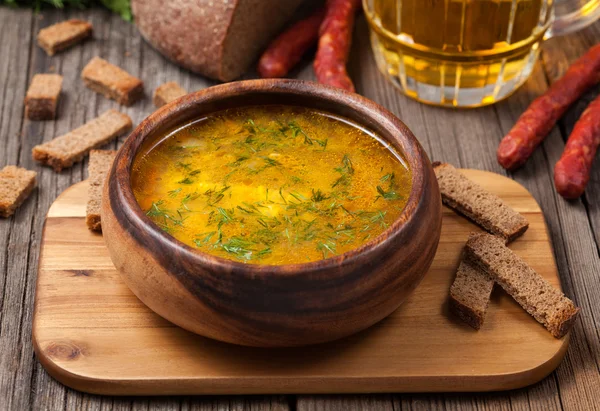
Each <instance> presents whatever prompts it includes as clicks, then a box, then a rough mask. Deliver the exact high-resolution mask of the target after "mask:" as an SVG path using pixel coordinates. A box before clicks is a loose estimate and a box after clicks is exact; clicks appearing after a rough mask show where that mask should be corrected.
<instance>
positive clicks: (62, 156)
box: [32, 109, 131, 171]
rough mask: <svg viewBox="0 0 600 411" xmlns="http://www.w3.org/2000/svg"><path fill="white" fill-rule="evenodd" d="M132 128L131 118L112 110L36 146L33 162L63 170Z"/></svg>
mask: <svg viewBox="0 0 600 411" xmlns="http://www.w3.org/2000/svg"><path fill="white" fill-rule="evenodd" d="M129 129H131V118H129V116H128V115H127V114H123V113H120V112H118V111H117V110H112V109H111V110H108V111H107V112H105V113H104V114H102V115H101V116H100V117H96V118H95V119H93V120H91V121H89V122H87V123H85V124H84V125H83V126H81V127H79V128H77V129H75V130H73V131H71V132H69V133H67V134H65V135H62V136H60V137H56V138H55V139H53V140H50V141H48V142H46V143H44V144H41V145H38V146H35V147H34V148H33V150H32V154H33V159H34V160H36V161H38V162H40V163H42V164H45V165H48V166H50V167H53V168H54V170H55V171H61V170H62V169H63V168H68V167H71V166H72V165H73V164H75V163H77V162H79V161H81V160H83V157H85V155H86V154H87V153H89V152H90V150H92V149H94V148H97V147H100V146H103V145H104V144H106V143H108V142H109V141H111V140H113V139H115V138H116V137H118V136H120V135H122V134H124V133H125V132H127V131H129Z"/></svg>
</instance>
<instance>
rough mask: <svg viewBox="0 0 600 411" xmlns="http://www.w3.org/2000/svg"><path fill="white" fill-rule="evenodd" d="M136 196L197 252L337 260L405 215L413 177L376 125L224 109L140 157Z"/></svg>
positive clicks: (287, 260)
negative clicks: (374, 130) (372, 127)
mask: <svg viewBox="0 0 600 411" xmlns="http://www.w3.org/2000/svg"><path fill="white" fill-rule="evenodd" d="M131 177H132V187H133V191H134V195H135V197H136V199H137V201H138V203H139V205H140V207H141V208H142V209H143V210H144V212H145V213H146V215H147V216H148V217H150V219H151V220H152V221H153V222H154V223H155V224H156V225H158V226H159V227H160V228H161V229H163V230H164V231H166V232H167V233H169V234H170V235H172V236H173V237H175V238H177V239H178V240H180V241H182V242H183V243H185V244H187V245H189V246H191V247H193V248H195V249H198V250H199V251H202V252H205V253H208V254H212V255H215V256H219V257H224V258H228V259H231V260H235V261H241V262H245V263H253V264H270V265H280V264H295V263H305V262H310V261H316V260H321V259H325V258H329V257H331V256H334V255H338V254H342V253H344V252H347V251H349V250H352V249H354V248H357V247H359V246H361V245H362V244H364V243H366V242H367V241H369V240H370V239H373V238H375V237H377V236H378V235H379V234H381V233H382V232H383V231H385V229H386V228H387V227H388V226H389V225H390V224H391V223H392V222H394V221H395V220H396V219H397V218H398V216H399V215H400V214H401V213H402V210H403V208H404V206H405V205H406V202H407V200H408V195H409V193H410V190H411V173H410V170H409V169H408V167H407V165H406V163H405V162H404V160H403V159H402V157H401V156H400V155H399V154H398V153H396V152H395V151H393V149H392V148H391V147H390V146H389V144H387V143H386V142H384V141H382V140H380V139H378V138H377V136H375V135H374V134H373V133H371V132H370V131H368V130H365V129H364V128H362V127H360V126H359V125H357V124H355V123H353V122H351V121H349V120H347V119H345V118H341V117H338V116H335V115H332V114H329V113H326V112H321V111H317V110H312V109H306V108H299V107H290V106H256V107H245V108H239V109H231V110H226V111H222V112H217V113H215V114H212V115H210V116H208V117H204V118H200V119H198V120H195V121H192V122H190V123H188V124H186V125H184V126H182V127H180V128H179V129H177V130H175V131H173V132H171V133H169V134H168V135H165V136H164V137H163V138H162V139H160V140H158V141H157V142H155V143H154V145H152V146H151V147H146V148H145V149H144V150H142V151H141V152H140V154H139V155H138V156H137V157H136V159H135V161H134V165H133V170H132V176H131Z"/></svg>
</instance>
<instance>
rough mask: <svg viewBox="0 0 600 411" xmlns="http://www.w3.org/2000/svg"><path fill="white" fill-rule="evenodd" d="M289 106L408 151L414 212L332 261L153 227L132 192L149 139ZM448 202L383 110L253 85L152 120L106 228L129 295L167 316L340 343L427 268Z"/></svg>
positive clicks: (206, 326)
mask: <svg viewBox="0 0 600 411" xmlns="http://www.w3.org/2000/svg"><path fill="white" fill-rule="evenodd" d="M260 104H287V105H295V106H305V107H311V108H315V109H320V110H324V111H328V112H330V113H334V114H337V115H341V116H344V117H346V118H350V119H352V120H354V121H356V122H357V123H359V124H362V125H363V126H365V127H367V128H368V129H370V130H372V131H374V132H375V133H377V134H378V135H379V136H381V137H382V138H384V139H385V140H386V141H387V142H389V143H390V144H391V145H392V146H393V147H395V149H396V150H397V151H398V152H399V153H401V154H402V155H403V157H404V158H405V160H406V162H407V163H408V165H409V167H410V169H411V171H412V176H413V181H412V191H411V193H410V196H409V199H408V203H407V205H406V208H405V209H404V211H403V212H402V214H401V215H400V217H399V218H398V220H396V221H395V222H394V223H393V224H391V225H390V227H389V228H388V229H387V230H386V231H385V232H384V233H382V234H381V235H380V236H378V237H377V238H375V239H373V240H370V241H369V242H368V243H366V244H364V245H363V246H361V247H359V248H357V249H354V250H352V251H349V252H347V253H344V254H341V255H338V256H335V257H332V258H328V259H326V260H321V261H316V262H310V263H305V264H293V265H280V266H268V265H263V266H261V265H255V264H244V263H240V262H235V261H232V260H227V259H223V258H219V257H215V256H212V255H208V254H205V253H202V252H200V251H198V250H195V249H193V248H191V247H188V246H187V245H185V244H183V243H182V242H180V241H178V240H176V239H175V238H173V237H171V236H170V235H169V234H167V233H165V232H163V231H162V230H161V229H160V228H159V227H158V226H156V225H155V224H154V223H153V222H152V221H151V220H150V219H149V218H148V217H147V216H146V215H145V213H144V212H143V210H142V209H141V208H140V207H139V205H138V203H137V202H136V200H135V197H134V195H133V192H132V189H131V183H130V173H131V167H132V162H133V160H134V158H135V156H136V154H137V153H138V151H139V149H140V147H141V146H142V143H145V144H151V143H152V142H153V141H154V140H156V139H159V138H160V137H161V136H164V135H165V133H167V132H169V131H171V130H173V129H175V128H176V127H178V126H181V125H183V124H185V123H186V122H187V121H188V120H192V119H196V118H198V117H200V116H202V115H205V114H207V113H211V112H215V111H219V110H223V109H227V108H233V107H240V106H248V105H260ZM441 218H442V217H441V199H440V193H439V189H438V186H437V181H436V179H435V175H434V172H433V169H432V167H431V164H430V162H429V159H428V158H427V155H426V154H425V152H424V151H423V149H422V147H421V146H420V145H419V143H418V142H417V140H416V139H415V137H414V136H413V134H412V133H411V132H410V130H408V128H407V127H406V126H405V125H404V124H403V123H402V122H401V121H400V120H398V118H396V117H394V116H393V115H392V114H391V113H389V112H388V111H387V110H385V109H384V108H382V107H380V106H378V105H377V104H375V103H373V102H372V101H370V100H367V99H365V98H363V97H361V96H359V95H357V94H351V93H346V92H344V91H340V90H337V89H333V88H330V87H325V86H322V85H319V84H317V83H312V82H302V81H294V80H253V81H243V82H236V83H229V84H224V85H220V86H216V87H211V88H208V89H205V90H202V91H198V92H196V93H192V94H189V95H187V96H184V97H182V98H181V99H179V100H177V101H175V102H173V103H171V104H169V105H167V106H164V107H163V108H161V109H159V110H158V111H156V112H155V113H153V114H152V115H150V116H149V117H148V118H147V119H146V120H144V121H143V122H142V123H141V124H140V125H139V126H138V127H137V128H136V129H135V130H134V131H133V133H132V134H131V136H130V137H129V138H128V139H127V141H126V142H125V144H124V145H123V147H122V148H121V149H120V150H119V153H118V154H117V157H116V160H115V162H114V164H113V167H112V170H111V171H110V174H109V176H108V178H107V183H106V185H105V187H104V195H103V201H102V228H103V234H104V238H105V241H106V244H107V246H108V249H109V251H110V255H111V258H112V261H113V263H114V265H115V267H116V268H117V269H118V270H119V272H120V273H121V275H122V277H123V279H124V281H125V282H126V283H127V285H128V286H129V287H130V288H131V290H132V291H133V292H134V293H135V295H137V296H138V297H139V299H140V300H142V301H143V302H144V303H145V304H146V305H147V306H148V307H150V308H151V309H152V310H154V311H155V312H156V313H158V314H159V315H161V316H162V317H164V318H166V319H167V320H169V321H171V322H173V323H175V324H177V325H179V326H181V327H183V328H185V329H187V330H190V331H192V332H195V333H197V334H200V335H203V336H206V337H210V338H214V339H217V340H221V341H226V342H230V343H235V344H242V345H249V346H264V347H268V346H270V347H273V346H297V345H306V344H314V343H320V342H325V341H331V340H335V339H337V338H341V337H345V336H347V335H350V334H353V333H356V332H358V331H360V330H363V329H365V328H367V327H369V326H371V325H373V324H375V323H376V322H378V321H380V320H382V319H383V318H385V317H386V316H388V315H389V314H390V313H392V312H393V311H394V310H395V309H396V308H398V306H399V305H400V304H401V303H402V302H403V301H404V300H405V299H406V298H407V297H408V295H410V293H411V292H412V291H413V290H414V289H415V288H416V287H417V285H418V284H419V282H420V281H421V279H422V278H423V276H424V275H425V273H426V272H427V270H428V268H429V266H430V265H431V262H432V260H433V257H434V255H435V252H436V249H437V245H438V242H439V238H440V230H441Z"/></svg>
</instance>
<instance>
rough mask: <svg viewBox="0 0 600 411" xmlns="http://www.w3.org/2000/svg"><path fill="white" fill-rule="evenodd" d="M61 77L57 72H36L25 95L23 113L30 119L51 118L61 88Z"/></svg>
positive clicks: (53, 115) (54, 115) (56, 105)
mask: <svg viewBox="0 0 600 411" xmlns="http://www.w3.org/2000/svg"><path fill="white" fill-rule="evenodd" d="M62 83H63V77H62V76H59V75H58V74H36V75H35V76H33V79H32V80H31V84H30V85H29V88H28V89H27V94H26V95H25V115H26V116H27V118H28V119H30V120H52V119H54V118H55V117H56V108H57V107H58V99H59V97H60V90H61V88H62Z"/></svg>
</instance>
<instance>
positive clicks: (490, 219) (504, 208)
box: [433, 162, 529, 242]
mask: <svg viewBox="0 0 600 411" xmlns="http://www.w3.org/2000/svg"><path fill="white" fill-rule="evenodd" d="M433 169H434V171H435V176H436V177H437V180H438V185H439V186H440V191H441V193H442V201H443V202H444V204H446V205H447V206H448V207H450V208H452V209H453V210H455V211H456V212H458V213H460V214H462V215H464V216H465V217H467V218H469V219H470V220H472V221H473V222H475V223H476V224H478V225H479V226H481V228H483V229H484V230H486V231H489V232H490V233H492V234H496V235H499V236H500V237H503V238H504V239H505V240H506V242H509V241H512V240H514V239H515V238H517V237H518V236H520V235H521V234H523V233H524V232H525V231H527V228H528V227H529V222H528V221H527V219H525V217H523V216H522V215H521V214H519V213H518V212H516V211H515V210H514V209H512V208H511V207H509V206H508V205H507V204H506V203H505V202H504V201H502V200H501V199H500V198H499V197H498V196H496V195H494V194H492V193H490V192H489V191H487V190H485V189H484V188H483V187H481V186H480V185H479V184H477V183H475V182H473V181H471V180H469V179H468V178H467V177H465V176H464V175H463V174H462V173H461V172H460V171H458V170H457V169H456V168H454V167H453V166H452V165H450V164H447V163H437V162H436V163H434V164H433Z"/></svg>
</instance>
